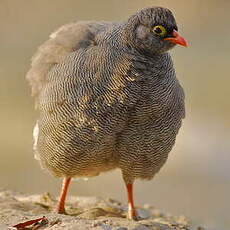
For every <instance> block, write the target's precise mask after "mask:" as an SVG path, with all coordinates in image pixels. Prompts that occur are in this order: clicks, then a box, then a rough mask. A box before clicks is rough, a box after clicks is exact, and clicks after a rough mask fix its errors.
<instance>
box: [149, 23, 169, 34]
mask: <svg viewBox="0 0 230 230" xmlns="http://www.w3.org/2000/svg"><path fill="white" fill-rule="evenodd" d="M152 31H153V33H155V34H156V35H159V36H161V37H163V36H165V35H166V33H167V30H166V29H165V27H164V26H162V25H158V26H154V27H153V29H152Z"/></svg>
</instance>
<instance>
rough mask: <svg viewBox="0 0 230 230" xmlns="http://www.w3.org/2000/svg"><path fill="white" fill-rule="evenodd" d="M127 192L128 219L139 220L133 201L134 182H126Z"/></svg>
mask: <svg viewBox="0 0 230 230" xmlns="http://www.w3.org/2000/svg"><path fill="white" fill-rule="evenodd" d="M126 188H127V193H128V215H127V217H128V219H132V220H137V211H136V209H135V207H134V201H133V184H131V183H129V184H126Z"/></svg>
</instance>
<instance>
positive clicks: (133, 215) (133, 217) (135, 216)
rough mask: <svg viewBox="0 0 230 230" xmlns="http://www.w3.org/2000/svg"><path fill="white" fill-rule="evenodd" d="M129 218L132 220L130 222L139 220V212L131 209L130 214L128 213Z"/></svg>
mask: <svg viewBox="0 0 230 230" xmlns="http://www.w3.org/2000/svg"><path fill="white" fill-rule="evenodd" d="M127 218H128V219H130V220H138V219H139V218H138V214H137V211H136V209H134V208H133V209H129V210H128V213H127Z"/></svg>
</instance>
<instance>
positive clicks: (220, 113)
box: [0, 0, 230, 230]
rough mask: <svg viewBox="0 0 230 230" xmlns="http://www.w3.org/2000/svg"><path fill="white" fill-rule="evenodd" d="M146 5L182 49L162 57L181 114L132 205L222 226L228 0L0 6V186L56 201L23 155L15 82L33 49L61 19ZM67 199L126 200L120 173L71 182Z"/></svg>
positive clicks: (23, 0) (27, 127)
mask: <svg viewBox="0 0 230 230" xmlns="http://www.w3.org/2000/svg"><path fill="white" fill-rule="evenodd" d="M152 5H160V6H165V7H168V8H170V9H171V10H172V11H173V12H174V14H175V16H176V19H177V23H178V26H179V30H180V32H181V34H182V35H183V36H184V37H185V38H186V39H187V40H188V41H189V44H190V46H189V48H182V47H176V48H175V49H174V50H173V51H172V52H171V53H172V55H173V59H174V62H175V67H176V70H177V76H178V78H179V80H180V82H181V84H182V85H183V87H184V89H185V92H186V107H187V111H186V113H187V114H186V119H185V120H184V123H183V127H182V129H181V130H180V134H179V136H178V139H177V143H176V146H175V148H174V149H173V151H172V152H171V154H170V156H169V159H168V161H167V163H166V165H165V166H164V167H163V169H162V170H161V171H160V173H159V174H158V175H157V176H156V177H155V178H154V179H153V180H151V181H149V182H145V181H138V182H137V183H136V184H135V198H136V203H137V205H143V204H145V203H150V204H153V205H154V206H156V207H157V208H159V209H161V210H162V211H164V212H169V213H171V214H173V215H179V214H184V215H186V216H187V217H189V218H190V219H191V220H192V222H193V223H195V225H204V226H206V227H207V228H208V229H210V230H229V228H230V219H229V213H230V198H229V195H230V167H229V166H230V141H229V140H230V131H229V129H230V122H229V117H230V102H229V100H230V76H229V64H230V62H229V61H230V58H229V54H230V30H229V22H230V13H229V11H230V1H229V0H202V1H200V0H193V1H187V2H186V1H184V0H174V1H172V0H164V1H163V0H155V1H150V0H116V1H115V0H111V1H108V0H97V1H92V0H78V1H76V0H66V1H61V0H49V1H47V0H39V1H35V0H30V1H28V0H20V1H15V0H0V50H1V51H0V127H1V132H0V154H1V155H0V188H6V189H13V190H17V191H21V192H26V193H29V194H32V193H44V192H47V191H49V192H51V193H52V194H54V195H57V194H58V193H59V189H60V186H61V184H60V182H61V181H60V180H59V179H55V178H53V177H51V176H50V175H49V174H47V173H46V172H44V171H42V170H41V169H40V167H39V164H38V162H37V161H35V160H34V158H33V153H32V129H33V126H34V123H35V120H36V112H35V111H34V108H33V106H34V105H33V99H32V98H31V97H30V89H29V87H28V85H27V82H26V81H25V78H24V77H25V74H26V72H27V71H28V69H29V67H30V58H31V56H32V55H33V53H34V52H35V51H36V48H37V47H38V46H39V45H40V44H41V43H43V42H44V41H45V40H46V39H47V38H48V36H49V34H50V33H51V32H53V31H54V30H55V29H56V28H58V27H59V26H60V25H63V24H65V23H68V22H72V21H76V20H125V19H127V18H128V17H129V15H131V14H133V13H134V12H135V11H137V10H139V9H141V8H143V7H146V6H152ZM70 193H71V194H73V195H81V196H95V195H96V196H102V197H112V198H115V199H119V200H121V201H125V202H126V191H125V187H124V184H123V181H122V178H121V174H120V172H119V171H114V172H111V173H107V174H102V175H100V176H99V177H96V178H93V179H90V180H89V181H87V182H85V181H83V180H79V181H77V182H74V183H72V185H71V188H70Z"/></svg>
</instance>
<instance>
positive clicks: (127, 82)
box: [27, 8, 185, 183]
mask: <svg viewBox="0 0 230 230" xmlns="http://www.w3.org/2000/svg"><path fill="white" fill-rule="evenodd" d="M159 9H160V11H161V9H163V8H159ZM156 12H157V10H156V8H147V9H144V10H142V11H140V12H138V13H137V14H135V15H133V16H132V17H130V19H129V20H127V21H125V22H121V23H118V22H114V23H112V22H78V23H72V24H68V25H64V26H62V27H61V28H60V29H58V30H57V31H56V32H55V33H53V34H52V35H51V37H50V39H49V40H48V41H47V42H45V43H44V44H43V45H42V46H41V47H40V48H39V49H38V51H37V53H36V54H35V56H34V57H33V60H32V67H31V69H30V70H29V72H28V75H27V79H28V80H29V82H30V84H31V86H32V92H33V95H34V96H35V100H36V107H37V109H38V111H39V118H38V123H37V127H36V135H35V139H36V145H35V152H36V155H37V158H38V159H39V161H40V162H41V164H42V166H43V167H44V168H47V169H48V170H49V171H50V172H51V173H53V174H54V175H55V176H59V177H89V176H95V175H98V174H99V173H100V172H104V171H108V170H111V169H115V168H120V169H121V170H122V173H123V177H124V179H125V181H126V182H127V183H131V182H133V181H134V180H135V179H136V178H141V179H151V178H152V177H153V176H154V175H155V174H156V173H157V172H158V171H159V169H160V168H161V167H162V165H163V164H164V163H165V161H166V159H167V156H168V153H169V152H170V151H171V149H172V147H173V145H174V143H175V138H176V135H177V133H178V130H179V128H180V126H181V120H182V118H184V114H185V110H184V92H183V89H182V88H181V86H180V84H179V82H178V80H177V79H176V75H175V71H174V68H173V63H172V60H171V57H170V55H169V53H167V51H168V50H169V49H171V48H172V47H173V46H174V45H172V44H170V43H169V42H162V41H159V42H158V43H157V42H156V39H157V38H154V39H155V40H154V39H153V38H151V40H149V41H148V42H147V41H143V39H142V40H141V39H139V38H141V36H142V37H143V33H147V32H146V31H147V29H146V28H148V27H150V26H152V25H153V24H154V23H155V21H156V20H158V21H157V23H159V21H163V22H165V21H167V20H170V22H169V23H168V26H169V27H170V26H172V27H176V23H175V21H173V20H174V18H173V16H172V14H171V12H170V11H167V12H164V10H163V14H165V15H163V14H162V13H161V14H160V15H161V17H157V16H156V15H155V14H157V13H156ZM152 15H155V16H154V17H153V16H152ZM156 18H157V19H156ZM158 18H159V19H158ZM145 22H146V24H145ZM140 25H142V28H143V27H144V30H143V29H139V30H137V27H138V26H140ZM143 25H144V26H143ZM140 28H141V27H140ZM140 30H142V31H141V32H140ZM138 33H140V34H138ZM144 35H145V37H146V36H147V35H146V34H144ZM138 36H139V38H138ZM138 39H139V40H138ZM150 41H152V43H151V44H150ZM154 42H155V43H154ZM152 44H156V45H155V46H154V45H152ZM150 45H151V46H150ZM38 130H39V132H38Z"/></svg>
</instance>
